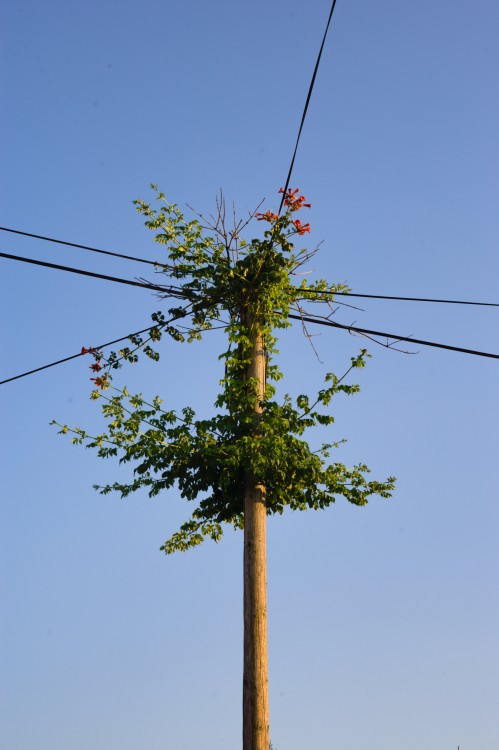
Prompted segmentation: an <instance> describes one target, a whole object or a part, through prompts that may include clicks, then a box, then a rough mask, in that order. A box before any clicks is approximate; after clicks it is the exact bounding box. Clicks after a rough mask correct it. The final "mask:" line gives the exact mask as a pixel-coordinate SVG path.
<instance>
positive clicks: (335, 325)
mask: <svg viewBox="0 0 499 750" xmlns="http://www.w3.org/2000/svg"><path fill="white" fill-rule="evenodd" d="M288 317H289V318H291V319H292V320H299V321H301V322H304V323H315V324H316V325H323V326H329V327H331V328H340V329H342V330H344V331H353V332H354V333H365V334H368V335H371V336H385V337H387V338H390V339H394V340H395V341H408V342H409V343H411V344H421V345H422V346H432V347H435V348H437V349H446V350H450V351H453V352H461V353H463V354H471V355H473V356H477V357H489V358H492V359H499V354H492V353H490V352H480V351H477V350H475V349H465V348H463V347H460V346H451V345H450V344H438V343H436V342H434V341H425V340H423V339H415V338H412V337H409V336H398V335H396V334H393V333H386V332H385V331H373V330H370V329H369V328H358V327H357V326H347V325H343V324H342V323H334V322H333V321H332V320H325V319H322V320H321V319H319V318H314V317H311V316H309V315H295V314H294V313H290V314H289V315H288ZM175 319H176V318H171V319H170V320H168V321H166V322H165V323H161V324H158V325H152V326H149V327H148V328H143V329H142V330H141V331H136V332H135V333H129V334H128V335H127V336H123V337H122V338H119V339H114V341H108V342H107V343H106V344H100V345H99V346H96V347H93V348H95V349H104V348H106V347H107V346H112V345H113V344H118V343H119V342H120V341H126V339H128V338H130V337H131V336H139V335H140V334H141V333H146V331H150V330H151V329H152V328H162V327H163V326H165V325H167V324H168V323H170V322H171V321H173V320H175ZM81 356H83V355H82V353H81V352H79V353H78V354H72V355H71V356H70V357H65V358H64V359H59V360H57V361H56V362H51V363H50V364H48V365H42V367H36V368H35V369H34V370H29V371H28V372H23V373H21V374H20V375H14V377H12V378H7V379H6V380H1V381H0V385H4V384H5V383H10V382H12V381H13V380H18V379H19V378H25V377H26V376H27V375H33V374H34V373H36V372H40V371H41V370H47V369H48V368H49V367H55V366H56V365H60V364H62V363H63V362H69V361H70V360H72V359H76V358H77V357H81Z"/></svg>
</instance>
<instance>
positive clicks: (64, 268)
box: [0, 227, 499, 307]
mask: <svg viewBox="0 0 499 750" xmlns="http://www.w3.org/2000/svg"><path fill="white" fill-rule="evenodd" d="M3 228H4V227H0V229H3ZM7 231H9V232H10V231H15V232H18V230H13V229H12V230H11V229H8V230H7ZM18 233H19V234H27V233H26V232H18ZM28 236H29V237H39V238H40V239H48V238H47V237H40V235H36V234H30V235H28ZM50 241H51V242H61V243H62V244H65V245H66V244H68V245H72V246H74V247H81V248H83V249H84V250H92V249H94V248H87V247H85V246H84V245H75V244H74V243H71V242H69V243H68V242H64V243H63V242H62V240H50ZM97 252H101V253H105V254H107V255H118V254H117V253H110V252H108V251H107V250H98V251H97ZM0 257H2V258H8V259H10V260H17V261H21V262H23V263H32V264H34V265H38V266H44V267H46V268H55V269H56V270H59V271H67V272H70V273H76V274H80V275H82V276H91V277H94V278H97V279H104V280H105V281H114V282H116V283H118V284H128V285H130V286H138V287H142V288H143V289H151V290H152V291H160V292H168V293H170V294H172V293H173V291H174V287H166V286H158V285H155V284H151V283H149V282H140V281H133V280H131V279H122V278H118V277H116V276H107V275H105V274H99V273H94V272H93V271H84V270H82V269H79V268H72V267H70V266H61V265H58V264H56V263H48V262H46V261H41V260H34V259H32V258H23V257H21V256H19V255H10V254H9V253H0ZM118 257H120V258H125V259H127V260H139V261H140V258H132V257H130V256H127V255H118ZM141 262H144V263H151V264H152V265H157V264H155V263H154V262H153V261H149V260H147V261H141ZM176 291H178V292H179V293H178V296H181V294H183V293H181V292H180V290H179V289H178V290H176ZM299 291H300V292H303V293H304V294H316V292H314V291H312V290H311V289H300V290H299ZM320 294H331V295H336V296H342V297H362V298H365V299H384V300H396V301H402V302H434V303H442V304H447V305H476V306H479V307H499V303H498V302H475V301H470V300H457V299H433V298H430V297H400V296H395V295H386V294H361V293H358V292H337V291H333V290H328V289H325V290H321V292H320Z"/></svg>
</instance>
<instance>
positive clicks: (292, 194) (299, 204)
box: [279, 188, 312, 211]
mask: <svg viewBox="0 0 499 750" xmlns="http://www.w3.org/2000/svg"><path fill="white" fill-rule="evenodd" d="M279 192H280V193H284V188H279ZM299 192H300V189H299V188H296V190H291V188H288V191H287V193H286V195H285V197H284V205H285V206H286V207H287V208H289V210H290V211H299V210H300V208H310V206H311V205H312V204H311V203H305V201H306V200H307V199H306V198H305V196H304V195H298V196H297V195H296V194H297V193H299Z"/></svg>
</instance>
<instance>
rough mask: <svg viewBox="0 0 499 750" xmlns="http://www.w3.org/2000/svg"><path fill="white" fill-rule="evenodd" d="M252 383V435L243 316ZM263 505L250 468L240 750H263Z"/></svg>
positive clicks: (256, 342)
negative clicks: (250, 384) (241, 741)
mask: <svg viewBox="0 0 499 750" xmlns="http://www.w3.org/2000/svg"><path fill="white" fill-rule="evenodd" d="M246 322H247V326H248V334H249V338H250V342H251V361H250V362H249V364H248V366H247V369H246V379H247V380H249V381H250V383H254V384H255V388H254V391H253V393H254V404H253V430H252V434H253V436H254V435H255V434H256V435H257V434H258V425H259V423H260V421H261V417H262V403H263V401H264V399H265V388H266V372H265V371H266V356H265V343H264V340H263V335H262V332H261V327H260V325H259V322H258V320H255V319H254V318H252V317H251V316H250V315H247V316H246ZM266 524H267V507H266V496H265V485H264V483H263V481H262V478H261V477H259V476H257V475H255V473H254V472H253V471H248V470H246V471H245V478H244V673H243V750H269V708H268V656H267V570H266V567H267V555H266V544H267V540H266Z"/></svg>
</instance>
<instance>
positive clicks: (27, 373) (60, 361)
mask: <svg viewBox="0 0 499 750" xmlns="http://www.w3.org/2000/svg"><path fill="white" fill-rule="evenodd" d="M171 320H174V318H172V319H171ZM171 320H170V321H166V322H165V323H158V324H157V325H152V326H149V327H148V328H143V329H142V330H141V331H135V333H129V334H128V336H122V338H120V339H114V341H108V342H107V343H106V344H100V346H94V347H92V349H95V350H99V349H105V347H106V346H112V345H113V344H119V343H120V341H126V340H127V339H129V338H130V337H131V336H140V334H141V333H146V332H147V331H151V330H152V329H153V328H163V327H164V326H165V325H167V324H168V323H169V322H171ZM87 353H88V352H83V351H81V352H78V354H72V355H71V356H70V357H64V359H58V360H57V362H50V364H48V365H42V367H36V368H35V369H34V370H29V371H28V372H23V373H21V374H20V375H14V377H12V378H7V380H1V381H0V385H4V383H10V382H12V381H13V380H19V378H25V377H26V376H27V375H33V374H34V373H35V372H40V371H41V370H48V368H49V367H55V366H56V365H61V364H62V363H63V362H69V361H70V360H71V359H76V358H77V357H83V356H84V355H85V354H87Z"/></svg>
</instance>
